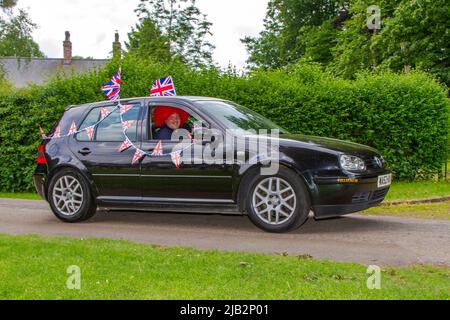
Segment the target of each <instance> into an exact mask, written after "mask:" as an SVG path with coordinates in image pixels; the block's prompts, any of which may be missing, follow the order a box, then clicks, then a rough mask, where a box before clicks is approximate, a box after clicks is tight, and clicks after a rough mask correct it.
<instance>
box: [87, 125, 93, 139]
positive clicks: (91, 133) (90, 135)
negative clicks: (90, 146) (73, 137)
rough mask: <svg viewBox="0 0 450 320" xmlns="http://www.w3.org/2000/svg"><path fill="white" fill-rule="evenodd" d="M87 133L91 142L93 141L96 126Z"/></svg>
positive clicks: (88, 129) (89, 128)
mask: <svg viewBox="0 0 450 320" xmlns="http://www.w3.org/2000/svg"><path fill="white" fill-rule="evenodd" d="M86 133H87V135H88V138H89V140H92V137H93V136H94V126H92V127H88V128H86Z"/></svg>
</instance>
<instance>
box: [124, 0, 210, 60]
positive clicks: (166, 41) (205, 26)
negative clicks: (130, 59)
mask: <svg viewBox="0 0 450 320" xmlns="http://www.w3.org/2000/svg"><path fill="white" fill-rule="evenodd" d="M135 11H136V13H137V14H138V17H139V19H140V23H139V24H138V25H137V26H136V28H135V29H133V30H132V32H131V33H130V35H131V36H130V35H129V44H128V46H129V48H130V51H133V50H134V51H135V52H136V53H138V54H148V53H149V50H151V49H156V50H157V52H156V53H155V55H156V57H158V58H163V59H164V58H168V59H169V60H172V59H178V60H181V61H183V62H185V63H188V64H190V65H193V66H195V67H201V66H206V65H211V64H212V50H213V49H214V46H213V45H212V44H211V43H210V42H209V41H208V40H207V37H208V36H211V35H212V33H211V32H210V28H211V25H212V24H211V23H210V22H208V21H207V19H206V16H205V15H203V14H202V13H201V12H200V10H199V9H198V8H197V7H196V6H195V0H164V1H159V0H141V3H140V4H139V6H138V7H137V9H136V10H135ZM151 36H154V38H151ZM158 47H159V49H157V48H158Z"/></svg>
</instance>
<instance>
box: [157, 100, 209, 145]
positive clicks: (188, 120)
mask: <svg viewBox="0 0 450 320" xmlns="http://www.w3.org/2000/svg"><path fill="white" fill-rule="evenodd" d="M198 122H201V121H200V120H199V119H197V118H196V117H195V116H194V115H192V114H190V113H188V112H186V111H184V110H182V109H180V108H176V107H167V106H154V107H153V108H152V112H151V114H150V121H149V124H150V126H151V128H152V130H148V132H149V133H151V136H150V134H149V137H148V139H149V140H171V134H172V132H173V131H174V130H176V129H185V130H187V131H188V132H189V133H192V130H193V128H194V124H195V123H198Z"/></svg>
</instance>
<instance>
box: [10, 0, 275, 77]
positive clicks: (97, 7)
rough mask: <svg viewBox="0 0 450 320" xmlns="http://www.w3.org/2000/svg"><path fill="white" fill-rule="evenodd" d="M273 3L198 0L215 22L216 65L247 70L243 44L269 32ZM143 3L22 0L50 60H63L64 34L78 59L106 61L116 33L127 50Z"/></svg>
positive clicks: (112, 0) (254, 0) (263, 1)
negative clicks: (266, 25) (269, 8)
mask: <svg viewBox="0 0 450 320" xmlns="http://www.w3.org/2000/svg"><path fill="white" fill-rule="evenodd" d="M267 2H268V0H197V2H196V3H197V6H198V7H199V8H200V10H201V11H202V13H204V14H207V16H208V20H209V21H210V22H212V23H213V26H212V32H213V33H214V36H213V38H212V39H211V42H212V43H213V44H214V45H215V46H216V49H215V51H214V60H215V62H217V63H219V64H220V65H221V66H223V67H226V66H227V65H228V63H229V62H231V63H232V64H233V65H235V66H237V67H238V68H242V67H243V66H244V65H245V60H246V59H247V51H246V50H245V47H244V46H243V45H242V44H241V43H240V41H239V39H240V38H243V37H244V36H247V35H257V34H258V33H259V32H260V31H261V30H262V28H263V19H264V17H265V13H266V7H267ZM138 3H139V0H127V1H124V0H19V2H18V7H20V8H26V9H27V10H28V12H29V14H30V16H31V19H32V20H33V22H35V23H37V24H38V26H39V28H38V29H37V30H36V31H35V32H34V34H33V36H34V39H35V41H36V42H37V43H38V44H39V46H40V47H41V50H42V51H43V52H44V54H45V55H46V56H47V57H49V58H61V57H62V55H63V49H62V41H63V40H64V31H66V30H69V31H70V33H71V40H72V45H73V55H80V56H83V57H88V56H90V57H94V58H106V57H108V55H109V53H110V52H111V51H112V42H113V41H114V31H115V30H118V31H119V34H120V40H121V42H122V45H123V46H124V44H123V43H124V41H125V40H126V39H127V33H128V32H129V31H130V30H131V27H132V26H134V25H135V24H136V22H137V17H136V14H135V13H134V9H135V8H136V7H137V5H138Z"/></svg>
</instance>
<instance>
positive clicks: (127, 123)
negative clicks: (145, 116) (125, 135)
mask: <svg viewBox="0 0 450 320" xmlns="http://www.w3.org/2000/svg"><path fill="white" fill-rule="evenodd" d="M133 123H134V121H124V122H122V128H123V130H128V129H130V128H131V127H132V126H133Z"/></svg>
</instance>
